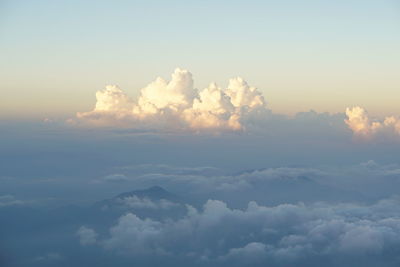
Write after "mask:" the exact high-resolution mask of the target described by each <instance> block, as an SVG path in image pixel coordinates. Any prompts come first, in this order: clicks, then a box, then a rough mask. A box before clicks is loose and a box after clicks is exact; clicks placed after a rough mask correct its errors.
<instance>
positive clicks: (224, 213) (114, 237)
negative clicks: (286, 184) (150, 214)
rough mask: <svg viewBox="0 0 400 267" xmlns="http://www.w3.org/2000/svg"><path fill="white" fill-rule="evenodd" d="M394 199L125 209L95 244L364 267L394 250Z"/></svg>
mask: <svg viewBox="0 0 400 267" xmlns="http://www.w3.org/2000/svg"><path fill="white" fill-rule="evenodd" d="M399 204H400V203H399V199H398V198H390V199H384V200H381V201H379V202H377V203H375V204H372V205H359V204H350V203H347V204H327V203H325V204H324V203H314V204H310V205H305V204H302V203H299V204H282V205H278V206H272V207H268V206H262V205H258V204H257V203H256V202H254V201H252V202H249V204H248V206H247V208H245V209H231V208H229V207H228V206H227V204H226V203H224V202H222V201H219V200H208V201H207V202H206V203H205V204H204V206H203V208H202V209H201V210H197V209H196V208H194V207H192V206H189V205H188V206H187V214H186V216H184V217H183V218H181V219H178V220H165V221H158V220H154V219H151V218H140V217H138V216H137V215H135V214H133V213H127V214H126V215H123V216H121V217H120V218H119V220H118V222H117V223H116V225H114V226H112V227H111V228H110V230H109V235H108V236H106V237H103V239H102V240H100V241H98V242H97V243H96V244H97V245H99V246H100V247H102V248H104V249H106V250H111V251H118V252H120V253H122V254H124V255H126V256H128V257H134V258H137V257H139V258H140V257H144V258H146V257H147V258H148V257H149V255H152V257H160V258H170V257H174V258H177V259H187V260H188V261H190V262H192V263H197V264H199V266H203V265H204V266H209V265H210V264H211V265H218V266H225V264H226V266H232V264H233V265H243V264H250V263H251V264H252V265H253V266H258V265H263V266H265V265H266V263H268V264H267V266H281V265H284V266H286V265H287V264H293V263H296V264H305V265H304V266H313V264H315V263H316V262H315V261H316V260H318V259H319V260H322V261H323V262H328V263H330V264H328V265H329V266H343V265H341V264H345V266H349V265H348V264H349V263H350V262H351V261H354V262H355V263H357V262H358V263H360V261H363V260H362V259H364V260H366V261H365V264H366V265H365V266H368V264H369V263H368V260H372V262H374V263H377V264H386V265H385V266H391V265H394V264H396V262H397V261H398V259H397V256H396V255H398V253H399V252H400V251H399V249H397V248H398V247H399V245H400V217H399V216H398V214H399V212H400V210H399V207H400V205H399ZM92 231H93V230H92ZM360 259H361V260H360ZM335 262H336V263H335ZM346 264H347V265H346Z"/></svg>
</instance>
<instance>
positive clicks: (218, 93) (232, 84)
mask: <svg viewBox="0 0 400 267" xmlns="http://www.w3.org/2000/svg"><path fill="white" fill-rule="evenodd" d="M193 84H194V82H193V77H192V74H191V73H190V72H189V71H187V70H183V69H179V68H177V69H176V70H175V71H174V73H173V74H172V77H171V80H169V81H167V80H165V79H163V78H161V77H159V78H157V79H156V80H155V81H153V82H151V83H150V84H148V85H147V86H146V87H144V88H143V89H141V91H140V95H139V97H138V99H137V100H133V99H132V98H130V97H129V96H128V95H127V94H126V93H125V92H124V91H122V90H121V89H120V88H118V87H117V86H107V87H106V89H105V90H102V91H98V92H97V93H96V100H97V102H96V105H95V108H94V109H93V110H92V111H89V112H78V113H77V119H75V121H74V122H75V123H90V124H93V125H99V126H107V125H113V126H114V125H117V126H125V127H133V128H161V129H172V130H176V129H178V130H182V129H183V130H185V129H191V130H205V129H214V130H215V129H217V130H233V131H236V130H243V129H244V128H245V126H246V122H245V118H246V117H248V116H249V114H252V113H260V110H264V111H267V108H266V102H265V100H264V97H263V96H262V94H261V92H260V91H258V90H257V89H256V88H255V87H251V86H249V85H248V84H247V82H246V81H245V80H243V79H242V78H239V77H238V78H234V79H231V80H230V81H229V84H228V87H227V88H226V89H222V88H221V87H219V86H218V85H217V84H215V83H211V84H210V85H209V86H208V87H207V88H205V89H203V90H201V91H198V90H197V89H195V88H194V86H193Z"/></svg>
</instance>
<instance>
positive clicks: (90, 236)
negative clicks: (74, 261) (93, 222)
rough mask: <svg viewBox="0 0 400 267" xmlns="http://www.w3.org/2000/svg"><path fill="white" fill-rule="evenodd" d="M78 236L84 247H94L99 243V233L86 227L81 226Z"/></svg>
mask: <svg viewBox="0 0 400 267" xmlns="http://www.w3.org/2000/svg"><path fill="white" fill-rule="evenodd" d="M76 234H77V235H78V237H79V243H80V244H81V245H82V246H87V245H93V244H95V243H96V241H97V233H96V232H95V231H94V230H93V229H91V228H88V227H86V226H81V227H80V228H79V229H78V231H77V233H76Z"/></svg>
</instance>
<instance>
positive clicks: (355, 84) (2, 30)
mask: <svg viewBox="0 0 400 267" xmlns="http://www.w3.org/2000/svg"><path fill="white" fill-rule="evenodd" d="M0 7H1V11H0V12H1V19H0V38H1V40H2V41H1V43H0V51H1V54H2V58H3V59H2V60H1V63H0V67H1V69H2V84H1V85H0V90H1V91H4V92H5V94H3V95H4V96H3V97H2V99H1V100H0V101H1V102H0V103H1V105H0V106H1V113H2V117H19V118H21V117H22V118H27V117H29V118H32V117H34V118H38V117H39V118H40V117H46V116H49V115H57V116H64V117H65V116H71V115H72V114H74V113H75V112H76V111H82V110H87V109H90V108H91V107H92V105H93V97H94V92H95V91H97V90H100V89H102V88H104V86H105V85H107V84H118V85H120V86H121V87H122V88H123V89H124V90H126V91H128V93H129V94H130V95H132V96H136V95H137V94H138V92H139V90H140V88H143V87H144V86H145V85H146V84H147V83H149V82H150V81H152V80H153V79H154V78H155V77H156V76H162V77H166V78H168V76H169V73H171V72H172V71H173V69H174V68H175V67H182V68H186V69H188V70H190V71H191V72H192V73H193V74H194V76H195V86H196V87H197V88H199V89H202V88H204V87H205V86H207V85H208V83H209V82H211V81H216V82H218V83H219V84H221V85H225V84H226V81H227V80H228V79H229V78H231V77H235V76H243V77H244V78H245V79H246V80H247V81H249V82H250V83H251V84H252V85H254V86H256V87H258V88H259V89H260V90H261V91H262V92H264V95H265V97H266V98H267V100H268V103H269V106H270V107H271V108H272V109H273V110H274V111H276V112H279V113H284V114H293V113H296V112H299V111H307V110H309V109H315V110H317V111H320V112H324V111H330V112H343V111H344V109H345V108H346V107H347V106H352V105H363V106H365V107H366V108H368V110H370V112H373V113H374V114H376V115H377V116H383V115H386V114H388V113H390V114H399V113H400V110H399V108H398V105H397V102H396V99H398V88H399V85H400V81H399V78H398V77H397V76H398V75H397V70H398V69H399V67H400V66H399V62H400V60H399V57H400V53H399V49H398V47H399V46H400V33H399V30H398V29H399V26H400V25H399V24H400V15H399V14H400V7H399V4H398V3H397V2H396V1H386V0H385V1H355V0H352V1H229V2H227V1H201V2H200V1H118V2H110V1H85V2H82V1H57V2H54V1H2V3H1V6H0ZM287 96H290V97H287ZM383 103H385V104H383Z"/></svg>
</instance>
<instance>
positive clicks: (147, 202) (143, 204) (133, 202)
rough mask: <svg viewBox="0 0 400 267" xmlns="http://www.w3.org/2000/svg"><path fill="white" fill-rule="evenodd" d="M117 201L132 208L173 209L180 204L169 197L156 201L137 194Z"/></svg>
mask: <svg viewBox="0 0 400 267" xmlns="http://www.w3.org/2000/svg"><path fill="white" fill-rule="evenodd" d="M116 201H117V203H118V204H121V205H124V206H126V207H128V208H132V209H171V208H174V207H177V206H179V204H177V203H174V202H172V201H169V200H167V199H160V200H157V201H154V200H151V199H149V198H146V197H144V198H139V197H137V196H128V197H124V198H118V199H117V200H116Z"/></svg>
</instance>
